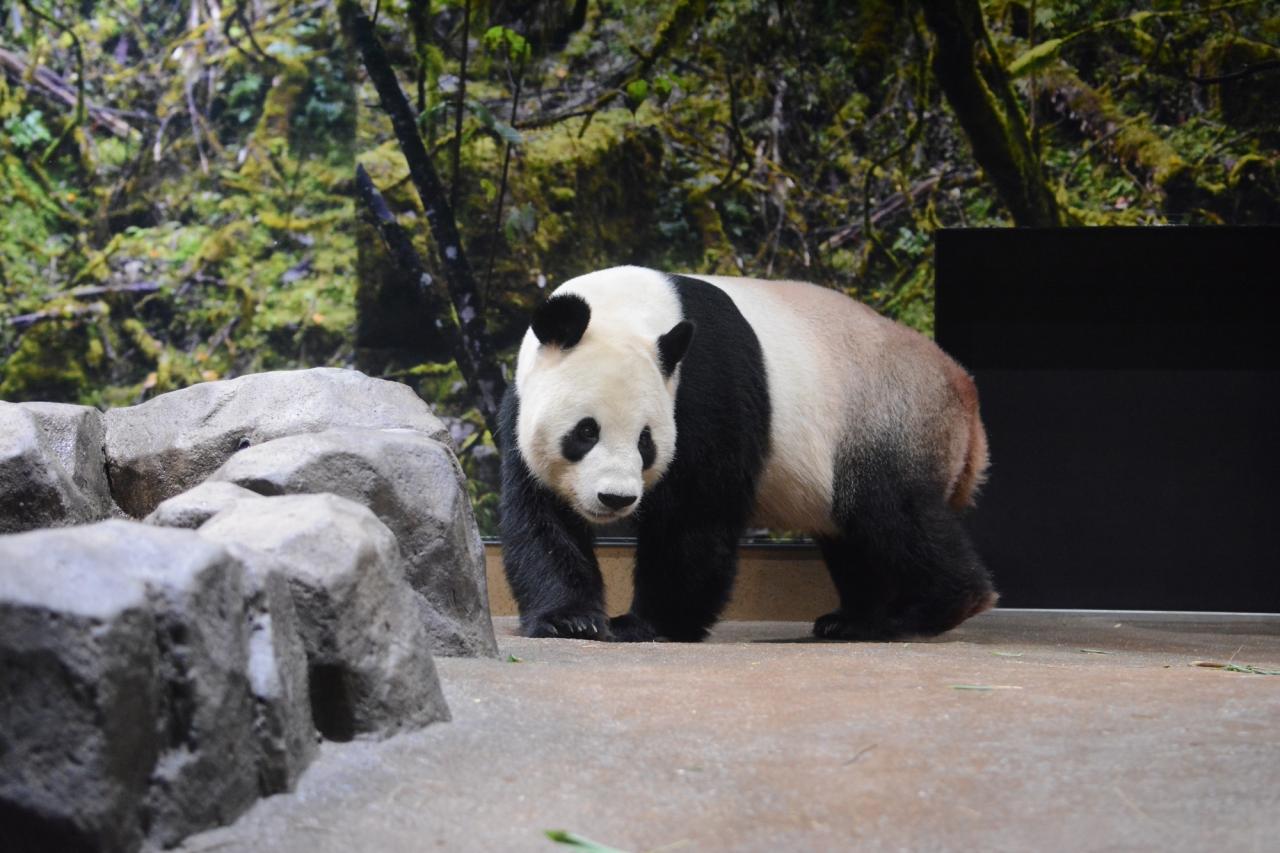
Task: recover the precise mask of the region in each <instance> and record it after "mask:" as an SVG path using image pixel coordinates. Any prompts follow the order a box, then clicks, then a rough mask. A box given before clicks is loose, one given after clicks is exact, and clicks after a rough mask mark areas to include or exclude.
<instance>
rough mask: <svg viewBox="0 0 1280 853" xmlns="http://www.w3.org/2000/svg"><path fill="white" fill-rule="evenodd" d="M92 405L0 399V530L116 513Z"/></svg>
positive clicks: (54, 524) (82, 521) (98, 417)
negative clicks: (17, 402)
mask: <svg viewBox="0 0 1280 853" xmlns="http://www.w3.org/2000/svg"><path fill="white" fill-rule="evenodd" d="M103 434H104V432H103V419H102V414H101V413H100V412H98V410H97V409H92V408H89V407H88V406H72V405H68V404H64V403H21V404H15V403H5V402H0V533H18V532H21V531H24V530H34V529H37V528H41V527H63V526H67V525H73V524H86V523H88V522H92V521H100V520H102V519H105V518H111V517H112V516H116V515H119V514H120V511H119V510H118V509H117V508H116V506H115V504H114V503H113V502H112V500H111V490H110V487H109V486H108V484H107V476H106V459H105V457H104V456H103Z"/></svg>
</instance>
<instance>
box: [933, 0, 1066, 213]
mask: <svg viewBox="0 0 1280 853" xmlns="http://www.w3.org/2000/svg"><path fill="white" fill-rule="evenodd" d="M920 6H921V9H922V10H923V12H924V18H925V22H926V23H927V24H928V27H929V29H930V31H931V32H932V33H933V36H934V39H935V40H936V42H937V47H936V49H935V52H934V57H933V71H934V74H935V75H936V76H937V78H938V83H939V85H940V86H941V87H942V91H943V93H944V94H946V96H947V101H948V102H949V103H950V104H951V109H952V110H953V111H954V112H955V114H956V118H957V119H958V120H959V121H960V126H961V127H963V128H964V131H965V135H966V136H968V138H969V144H970V145H971V146H972V148H973V156H974V159H976V160H977V161H978V165H980V166H981V167H982V168H983V171H985V172H986V173H987V175H988V177H990V179H991V182H992V183H993V184H994V185H995V188H996V192H998V193H999V194H1000V199H1001V201H1003V202H1004V204H1005V206H1006V207H1008V208H1009V212H1010V213H1012V214H1013V220H1014V222H1016V223H1017V224H1018V225H1035V226H1055V225H1062V224H1064V221H1063V216H1062V211H1061V210H1060V209H1059V207H1058V203H1057V200H1056V199H1055V197H1054V195H1053V192H1052V190H1050V188H1049V183H1048V181H1046V180H1045V176H1044V171H1043V170H1042V169H1041V167H1040V158H1039V157H1037V156H1036V152H1035V149H1034V147H1033V146H1032V144H1031V136H1030V134H1029V133H1028V131H1027V119H1026V116H1025V115H1024V114H1023V112H1022V105H1021V104H1020V103H1019V102H1018V97H1017V93H1016V92H1014V90H1013V85H1012V83H1011V82H1010V81H1009V76H1008V74H1007V73H1006V72H1005V68H1004V65H1003V64H1002V63H1001V62H1000V57H999V56H997V55H996V54H995V50H994V48H993V47H992V45H991V37H990V35H989V34H988V33H987V24H986V21H985V20H984V19H983V17H982V8H981V7H980V6H979V5H978V0H921V3H920Z"/></svg>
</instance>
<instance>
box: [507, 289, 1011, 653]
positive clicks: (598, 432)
mask: <svg viewBox="0 0 1280 853" xmlns="http://www.w3.org/2000/svg"><path fill="white" fill-rule="evenodd" d="M501 432H502V435H501V436H500V440H501V442H502V444H503V499H502V510H503V511H502V531H503V542H504V562H505V566H506V570H507V575H508V578H509V580H510V581H511V584H512V589H513V591H514V592H515V594H516V599H517V602H518V603H519V605H520V610H521V624H522V628H523V630H524V631H525V632H526V633H528V634H531V635H534V636H579V637H591V638H599V639H608V638H613V639H622V640H645V639H653V638H654V637H656V636H666V637H668V638H671V639H686V640H696V639H700V638H702V637H703V636H704V635H705V633H706V630H707V629H708V628H709V627H710V626H711V625H712V624H713V623H714V621H715V619H716V618H717V617H718V615H719V612H720V610H721V609H722V608H723V606H724V604H725V603H726V601H727V600H728V595H729V591H730V588H731V585H732V581H733V575H734V572H735V568H736V543H737V540H738V538H739V537H740V536H741V534H742V532H743V530H744V529H745V527H746V526H747V525H748V524H753V525H765V526H770V527H774V528H777V529H786V530H794V531H802V532H807V533H810V534H812V535H814V536H815V537H816V538H818V541H819V543H820V544H821V545H822V549H823V554H824V557H825V559H826V561H827V564H828V567H829V568H830V570H831V574H832V578H833V580H834V581H835V584H836V587H837V590H838V592H839V593H840V597H841V607H840V609H839V610H837V611H836V612H835V613H832V614H828V615H827V616H824V617H822V618H820V619H819V620H818V622H817V623H816V624H815V632H816V633H817V634H819V635H820V636H826V637H838V638H849V639H884V638H892V637H898V636H905V635H912V634H932V633H939V632H941V631H944V630H947V629H949V628H951V627H954V625H956V624H958V623H959V622H961V621H963V620H964V619H965V618H968V617H969V616H971V615H973V614H974V613H977V612H980V611H981V610H984V609H986V608H987V607H990V606H991V605H992V604H993V603H994V600H995V594H994V592H993V590H992V588H991V584H990V580H989V578H988V576H987V573H986V570H985V569H984V568H983V566H982V564H981V562H980V561H979V560H978V558H977V556H976V554H975V553H974V552H973V549H972V546H971V545H970V543H969V541H968V538H967V536H966V535H965V533H964V530H963V528H962V527H961V526H960V524H959V522H958V520H957V519H956V516H955V511H956V510H957V509H959V508H961V507H963V506H964V505H966V504H967V503H968V502H969V501H970V499H971V497H972V494H973V491H974V489H975V488H976V487H977V485H978V484H979V483H980V482H981V479H982V476H983V473H984V471H985V468H986V439H985V434H984V433H983V430H982V424H981V421H980V419H979V417H978V412H977V394H976V391H975V390H974V386H973V383H972V381H971V380H970V378H969V377H968V375H967V374H966V373H965V372H964V370H963V369H961V368H960V367H959V366H958V365H956V364H955V362H953V361H952V360H951V359H949V358H948V357H947V356H946V355H945V354H943V353H942V351H941V350H940V349H938V347H937V346H936V345H934V344H933V343H932V342H931V341H929V340H927V339H926V338H924V337H923V336H921V335H919V334H917V333H916V332H914V331H911V330H909V329H907V328H905V327H903V326H900V325H898V324H896V323H893V322H892V321H889V320H887V319H885V318H883V317H880V316H879V315H877V314H875V312H873V311H871V310H870V309H868V308H867V307H865V306H863V305H861V304H859V303H857V302H855V301H854V300H852V299H849V298H848V297H846V296H844V295H843V294H840V293H837V292H835V291H831V290H827V289H825V288H820V287H816V286H813V285H809V284H804V283H800V282H769V281H760V280H756V279H745V278H726V277H716V276H670V275H666V274H663V273H659V272H655V271H653V270H647V269H642V268H638V267H618V268H614V269H609V270H602V271H599V272H595V273H591V274H589V275H584V276H581V277H579V278H575V279H573V280H571V281H569V282H567V283H565V284H564V285H563V286H561V287H560V288H558V289H557V290H556V291H555V292H554V293H553V294H552V296H551V298H550V299H548V300H547V302H546V303H544V305H543V306H542V308H540V309H539V311H538V313H537V315H536V316H535V318H534V322H533V325H532V327H531V328H530V330H529V332H528V333H527V334H526V336H525V339H524V341H523V343H522V346H521V349H520V355H519V359H518V363H517V369H516V381H515V384H514V387H513V388H512V389H511V390H510V391H509V392H508V396H507V399H506V400H505V401H504V407H503V426H502V430H501ZM632 513H635V514H636V518H637V526H638V536H639V542H638V544H637V566H636V574H635V581H636V594H635V599H634V601H633V604H632V609H631V612H630V613H628V614H626V615H624V616H620V617H617V618H615V619H613V620H608V619H607V618H606V617H605V615H604V613H603V609H602V603H601V602H602V597H603V590H602V586H601V580H600V574H599V569H598V567H597V565H596V562H595V557H594V555H593V553H592V533H591V528H590V526H589V524H590V523H604V522H608V521H612V520H615V519H617V518H621V517H623V516H626V515H629V514H632Z"/></svg>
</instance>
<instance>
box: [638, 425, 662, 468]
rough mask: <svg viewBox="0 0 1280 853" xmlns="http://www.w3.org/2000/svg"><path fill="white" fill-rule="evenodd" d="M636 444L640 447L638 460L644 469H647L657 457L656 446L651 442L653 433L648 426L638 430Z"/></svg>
mask: <svg viewBox="0 0 1280 853" xmlns="http://www.w3.org/2000/svg"><path fill="white" fill-rule="evenodd" d="M636 446H637V447H639V448H640V462H641V464H642V465H643V466H644V470H646V471H648V470H649V469H650V468H652V467H653V462H654V460H655V459H657V458H658V448H657V447H655V446H654V444H653V433H652V432H650V431H649V428H648V427H645V428H644V429H643V430H641V431H640V441H639V443H638V444H637V445H636Z"/></svg>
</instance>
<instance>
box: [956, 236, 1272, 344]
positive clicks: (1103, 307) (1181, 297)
mask: <svg viewBox="0 0 1280 853" xmlns="http://www.w3.org/2000/svg"><path fill="white" fill-rule="evenodd" d="M937 265H938V267H937V269H938V278H937V281H938V288H937V292H938V298H937V307H936V312H937V313H936V320H937V322H936V325H937V329H938V336H939V340H940V341H945V343H944V348H946V349H947V351H948V352H949V353H951V355H952V356H954V357H955V358H956V359H957V360H958V361H959V362H960V363H962V364H964V365H966V366H967V367H969V368H970V369H980V368H987V367H994V368H1004V367H1007V368H1017V369H1026V368H1060V367H1096V368H1122V367H1167V368H1189V369H1207V368H1243V369H1256V368H1261V367H1266V368H1271V369H1277V368H1280V345H1278V344H1277V340H1280V228H1272V227H1268V228H1172V227H1170V228H1062V229H954V230H943V231H939V232H938V234H937Z"/></svg>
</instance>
